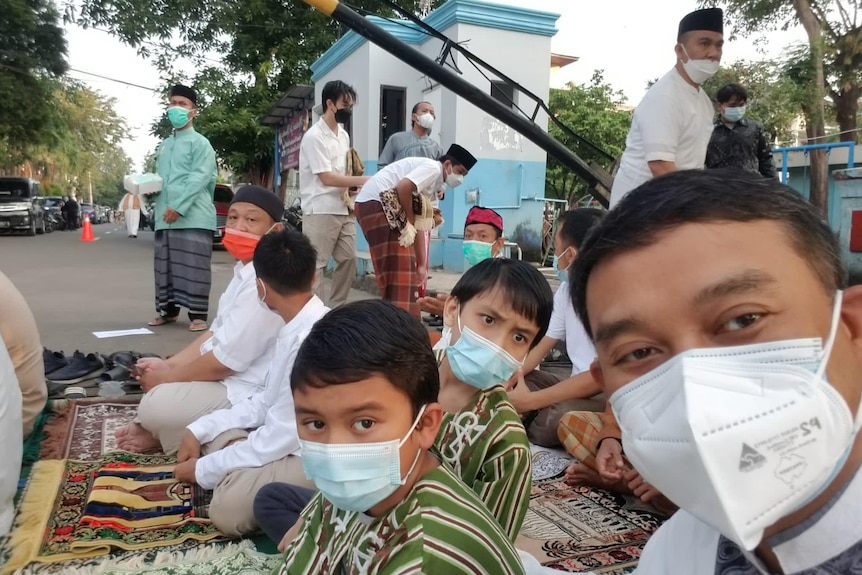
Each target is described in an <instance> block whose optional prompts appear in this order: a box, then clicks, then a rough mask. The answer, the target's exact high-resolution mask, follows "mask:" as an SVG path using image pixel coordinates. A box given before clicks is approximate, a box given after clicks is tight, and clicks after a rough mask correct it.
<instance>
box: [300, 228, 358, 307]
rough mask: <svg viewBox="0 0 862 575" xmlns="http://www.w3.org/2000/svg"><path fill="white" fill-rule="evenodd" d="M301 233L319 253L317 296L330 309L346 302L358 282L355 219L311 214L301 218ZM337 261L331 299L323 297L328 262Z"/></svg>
mask: <svg viewBox="0 0 862 575" xmlns="http://www.w3.org/2000/svg"><path fill="white" fill-rule="evenodd" d="M302 231H303V233H304V234H305V235H306V236H308V239H309V240H311V245H313V246H314V249H315V250H317V275H316V277H315V279H314V288H313V289H314V294H315V295H316V296H317V297H319V298H320V299H321V300H323V302H324V303H325V304H326V305H327V306H329V307H330V308H335V307H338V306H340V305H342V304H344V303H346V302H347V296H349V295H350V288H351V286H353V280H354V279H355V278H356V219H355V218H354V217H353V216H352V215H349V214H348V215H344V216H340V215H335V214H309V215H303V216H302ZM330 257H331V258H332V259H334V260H335V269H334V270H333V272H332V287H331V289H330V293H329V298H326V297H324V293H323V292H324V288H323V272H325V271H326V266H327V265H329V258H330Z"/></svg>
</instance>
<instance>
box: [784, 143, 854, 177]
mask: <svg viewBox="0 0 862 575" xmlns="http://www.w3.org/2000/svg"><path fill="white" fill-rule="evenodd" d="M832 148H847V149H848V150H847V167H848V168H852V167H853V164H854V158H853V156H854V152H855V151H856V142H834V143H831V144H808V145H805V146H792V147H790V148H773V149H772V152H773V153H780V154H781V183H782V184H786V183H787V176H788V174H787V155H788V154H789V153H790V152H805V154H806V155H808V152H809V151H811V150H826V153H827V154H828V153H829V151H830V150H832Z"/></svg>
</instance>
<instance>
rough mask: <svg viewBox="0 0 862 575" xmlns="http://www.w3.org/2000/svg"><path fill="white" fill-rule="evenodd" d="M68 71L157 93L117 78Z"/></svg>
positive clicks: (155, 90) (79, 71)
mask: <svg viewBox="0 0 862 575" xmlns="http://www.w3.org/2000/svg"><path fill="white" fill-rule="evenodd" d="M69 71H70V72H75V73H77V74H85V75H87V76H94V77H96V78H101V79H102V80H108V81H109V82H116V83H118V84H125V85H126V86H131V87H132V88H140V89H142V90H149V91H150V92H158V91H159V90H157V89H155V88H149V87H147V86H141V85H140V84H133V83H132V82H126V81H125V80H118V79H117V78H110V77H108V76H103V75H101V74H96V73H95V72H85V71H84V70H78V69H76V68H69Z"/></svg>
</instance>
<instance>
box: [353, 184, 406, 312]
mask: <svg viewBox="0 0 862 575" xmlns="http://www.w3.org/2000/svg"><path fill="white" fill-rule="evenodd" d="M356 216H357V219H358V220H359V226H360V227H361V228H362V232H363V233H364V234H365V239H367V240H368V251H369V252H371V262H372V263H373V264H374V275H375V277H376V278H377V287H378V288H380V295H381V297H382V298H383V299H384V300H385V301H388V302H390V303H392V304H394V305H397V306H398V307H400V308H402V309H405V310H407V311H409V312H410V313H412V314H413V315H415V316H416V317H419V316H420V311H419V304H417V303H416V297H417V293H416V292H417V290H418V288H419V286H418V283H419V277H418V275H417V274H416V256H415V252H414V248H413V246H410V247H406V248H405V247H402V246H401V245H400V244H399V243H398V236H399V233H400V232H399V231H398V230H397V229H392V228H391V227H390V226H389V220H387V219H386V216H385V215H384V213H383V207H382V205H381V204H380V202H375V201H373V200H372V201H368V202H362V203H358V204H356Z"/></svg>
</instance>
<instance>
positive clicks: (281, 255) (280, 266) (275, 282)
mask: <svg viewBox="0 0 862 575" xmlns="http://www.w3.org/2000/svg"><path fill="white" fill-rule="evenodd" d="M252 262H253V263H254V271H255V273H256V274H257V277H259V278H260V279H261V280H263V281H265V282H266V283H267V285H268V286H270V287H272V289H273V290H275V291H276V292H278V293H279V294H281V295H292V294H295V293H301V292H308V291H311V284H312V283H313V282H314V272H315V270H316V268H317V250H315V249H314V246H313V245H311V241H310V240H309V239H308V237H306V236H305V235H303V234H301V233H300V232H297V231H294V230H290V229H287V228H285V229H283V230H280V231H278V232H273V233H269V234H266V235H264V236H263V237H262V238H260V241H259V242H258V244H257V248H255V250H254V259H253V260H252Z"/></svg>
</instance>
